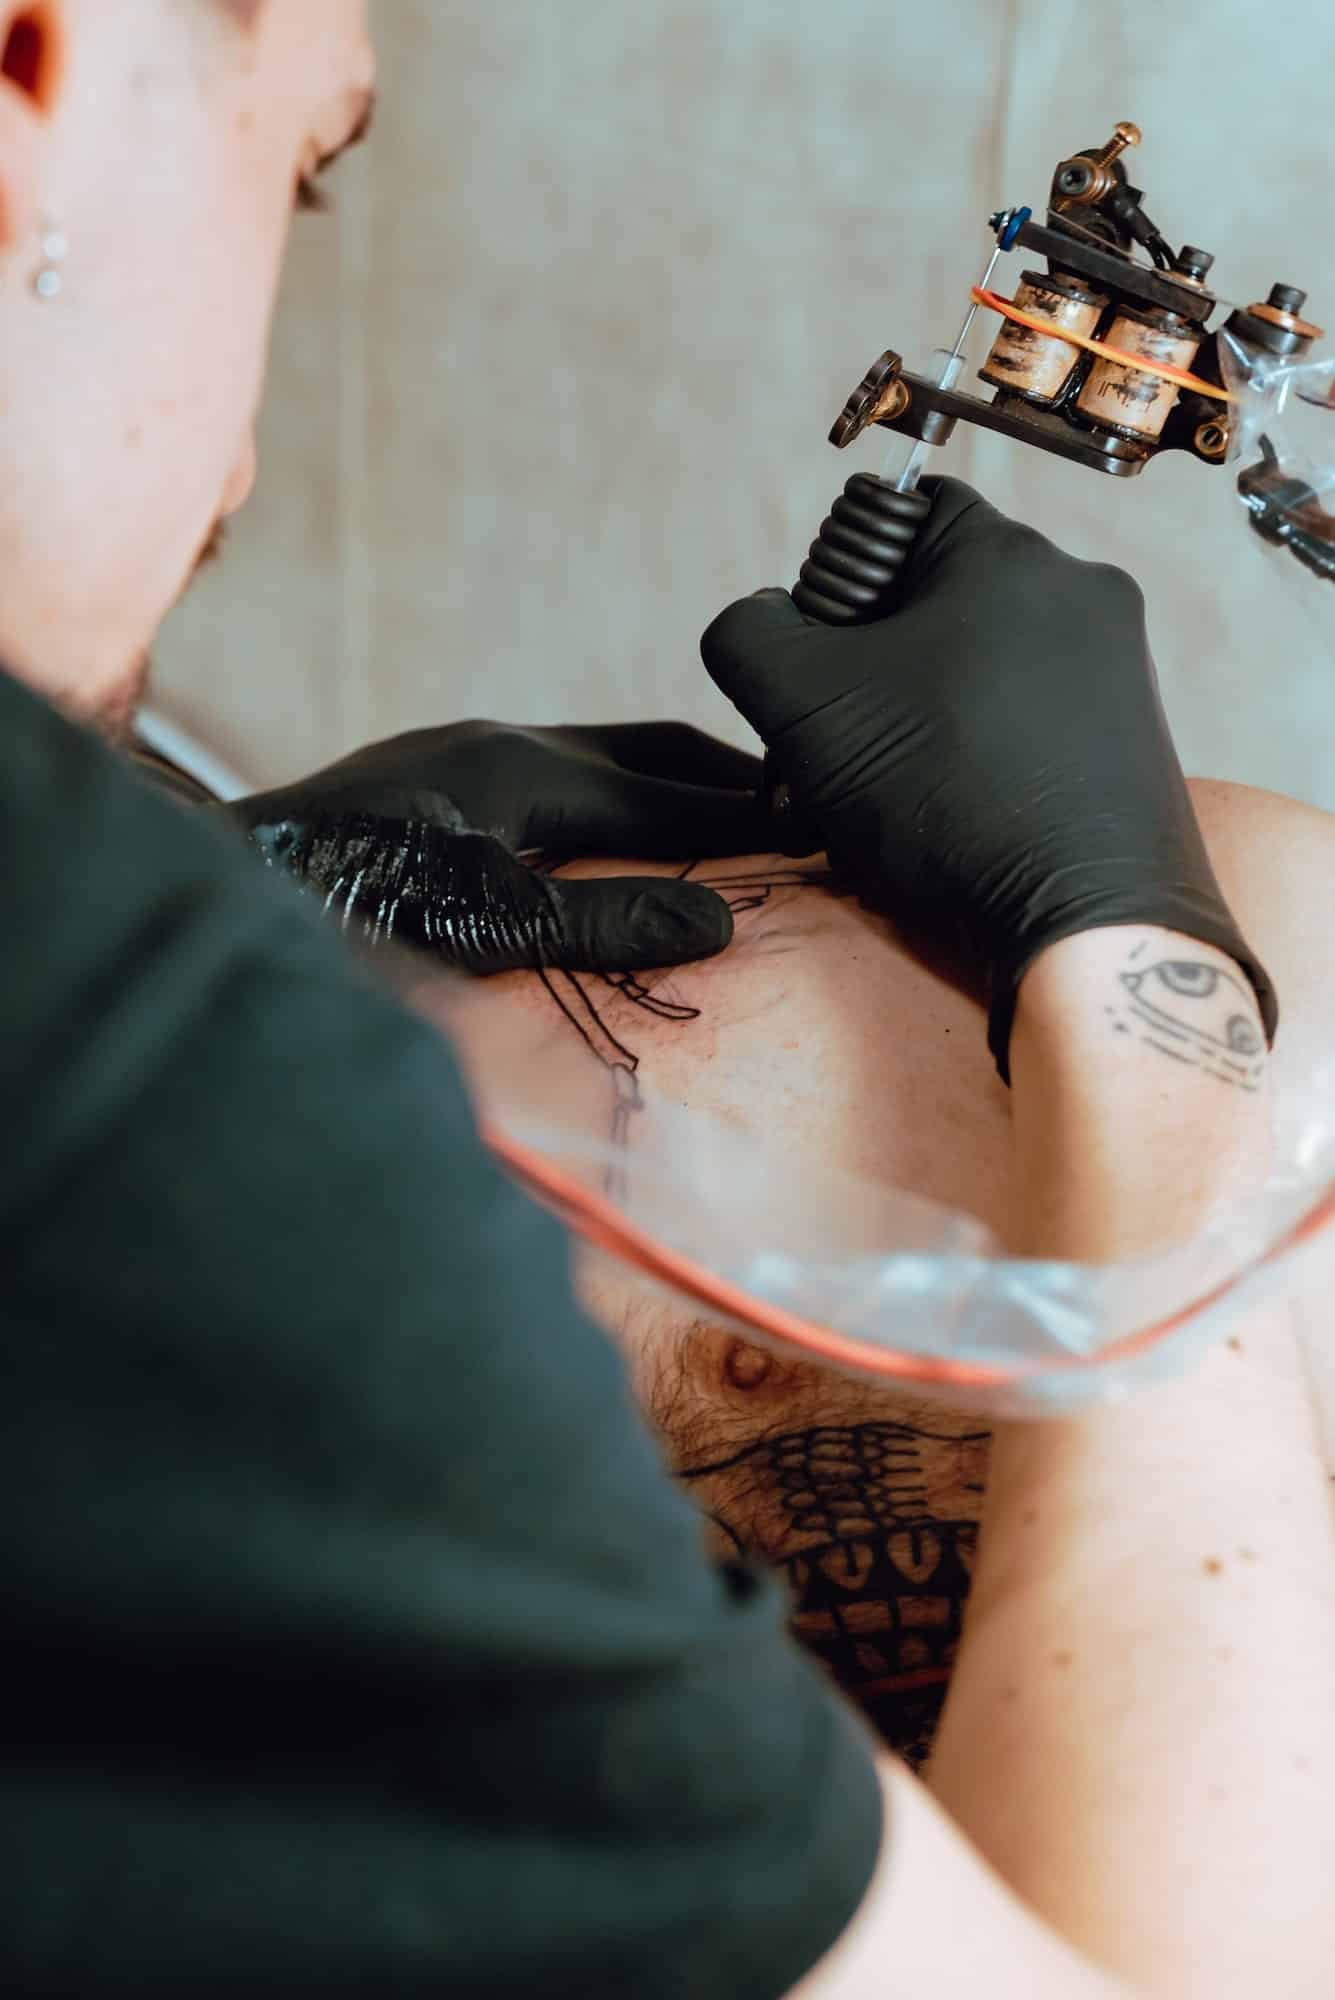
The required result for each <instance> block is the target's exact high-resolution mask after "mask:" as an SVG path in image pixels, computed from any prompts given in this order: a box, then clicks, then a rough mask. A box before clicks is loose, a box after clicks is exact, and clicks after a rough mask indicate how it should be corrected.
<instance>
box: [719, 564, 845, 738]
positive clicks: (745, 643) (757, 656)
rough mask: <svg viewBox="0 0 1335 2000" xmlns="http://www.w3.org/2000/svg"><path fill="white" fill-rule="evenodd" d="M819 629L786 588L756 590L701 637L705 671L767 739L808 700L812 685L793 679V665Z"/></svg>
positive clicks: (805, 705) (723, 612)
mask: <svg viewBox="0 0 1335 2000" xmlns="http://www.w3.org/2000/svg"><path fill="white" fill-rule="evenodd" d="M818 629H819V628H817V627H815V626H813V625H812V624H811V623H810V621H809V620H808V619H806V618H804V617H803V616H802V614H801V612H800V611H799V610H798V608H797V606H796V605H795V604H794V603H793V600H792V598H791V597H790V595H789V594H788V592H787V591H786V590H759V591H757V592H756V593H755V595H754V596H753V597H739V598H738V599H737V601H736V603H735V604H730V605H728V606H727V608H726V610H723V611H720V613H719V615H718V617H717V618H716V619H715V620H714V622H713V624H712V625H710V626H709V627H707V629H706V630H705V632H704V634H703V636H702V637H701V640H700V657H701V659H702V660H703V661H704V663H705V672H706V673H707V674H708V675H709V678H710V680H712V681H713V683H714V685H715V687H716V688H717V689H718V690H719V692H720V694H725V695H726V696H727V697H728V700H729V701H730V702H731V703H732V704H733V706H734V707H735V708H737V709H739V710H740V711H741V713H742V714H743V715H744V716H745V717H746V719H747V721H748V722H749V723H750V724H751V727H752V728H753V729H754V730H755V732H756V734H757V735H758V736H760V737H762V738H763V739H764V740H765V741H766V742H769V741H770V739H771V737H772V736H773V734H774V733H775V731H777V730H779V729H782V728H783V727H784V726H785V725H786V724H787V723H788V722H790V721H791V720H792V719H793V716H794V715H795V714H797V713H800V712H801V711H803V710H804V709H806V708H807V707H809V706H810V699H809V696H810V690H809V689H807V688H805V687H803V688H801V689H800V690H799V689H798V688H797V687H796V686H794V685H793V681H794V678H795V677H794V675H793V673H792V665H793V660H794V656H795V655H796V656H797V658H798V659H800V657H801V651H802V648H803V646H804V644H805V642H807V641H809V639H810V638H811V637H812V636H813V635H814V634H815V633H816V632H817V631H818ZM796 678H798V679H801V678H803V677H801V676H797V677H796Z"/></svg>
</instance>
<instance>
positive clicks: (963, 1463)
mask: <svg viewBox="0 0 1335 2000" xmlns="http://www.w3.org/2000/svg"><path fill="white" fill-rule="evenodd" d="M989 1443H990V1433H989V1432H987V1431H978V1430H970V1431H966V1432H962V1433H961V1432H954V1431H949V1430H945V1429H943V1430H927V1429H926V1428H924V1427H922V1426H920V1425H916V1424H910V1423H901V1422H884V1421H882V1422H874V1423H865V1424H851V1425H830V1424H825V1425H818V1426H817V1427H815V1428H814V1429H810V1430H792V1431H781V1432H778V1433H775V1434H773V1435H770V1436H768V1437H765V1438H762V1439H760V1440H759V1441H757V1442H756V1443H753V1444H751V1445H748V1446H747V1447H746V1448H745V1449H744V1450H742V1451H740V1452H737V1453H735V1454H733V1455H732V1456H730V1457H727V1458H720V1459H717V1460H715V1461H713V1462H712V1463H709V1464H698V1465H686V1466H683V1465H676V1466H674V1468H673V1470H674V1472H675V1474H676V1476H677V1478H679V1479H681V1480H683V1481H685V1482H687V1483H692V1482H704V1483H706V1484H707V1487H708V1488H709V1491H708V1500H709V1502H710V1505H709V1512H710V1514H711V1515H712V1518H713V1519H714V1521H715V1522H716V1524H717V1525H718V1526H720V1527H722V1528H723V1529H724V1530H725V1532H726V1533H727V1534H728V1535H729V1536H730V1538H731V1540H732V1541H733V1543H734V1544H735V1545H736V1547H737V1549H738V1551H739V1553H741V1554H743V1555H754V1556H756V1557H757V1558H759V1559H761V1560H763V1561H765V1562H767V1563H770V1564H774V1565H777V1566H779V1567H781V1568H782V1570H783V1572H784V1574H785V1576H786V1578H787V1582H788V1588H789V1591H790V1593H791V1596H792V1600H793V1616H792V1627H793V1631H794V1633H795V1635H796V1636H797V1637H798V1638H799V1639H800V1640H801V1641H802V1644H803V1646H804V1647H805V1648H806V1650H808V1651H810V1652H812V1653H814V1654H815V1655H816V1656H817V1658H818V1659H820V1660H821V1661H822V1663H823V1664H824V1665H825V1666H826V1668H827V1669H828V1670H829V1672H830V1673H831V1674H832V1675H833V1676H834V1678H835V1680H836V1681H837V1682H838V1683H839V1685H840V1687H842V1688H843V1689H844V1691H845V1693H847V1694H848V1695H850V1696H851V1697H852V1698H853V1699H855V1700H856V1701H857V1702H858V1703H859V1704H860V1705H861V1706H862V1707H863V1708H864V1709H865V1710H866V1712H867V1714H868V1716H869V1718H870V1720H871V1721H872V1722H873V1723H874V1725H875V1727H876V1728H877V1730H878V1731H879V1732H880V1734H881V1735H882V1736H883V1737H884V1739H885V1741H886V1742H887V1743H888V1744H889V1745H890V1746H891V1748H892V1749H894V1750H897V1751H898V1752H899V1754H900V1755H901V1756H902V1757H904V1758H905V1759H906V1760H907V1761H908V1762H909V1763H910V1764H911V1765H912V1766H913V1767H914V1768H915V1769H917V1770H920V1769H921V1768H922V1766H923V1765H924V1764H925V1763H926V1761H927V1758H928V1756H929V1754H930V1750H931V1743H932V1738H933V1736H934V1734H935V1731H936V1725H937V1722H938V1720H939V1718H940V1714H941V1708H942V1705H943V1703H944V1701H945V1696H946V1689H947V1685H948V1683H949V1680H950V1675H951V1670H952V1667H953V1664H954V1659H955V1653H956V1649H957V1647H958V1644H959V1638H960V1632H961V1628H962V1623H963V1614H964V1605H965V1600H966V1599H967V1597H968V1594H969V1583H970V1577H971V1574H972V1571H973V1565H974V1557H975V1554H976V1552H977V1544H978V1521H977V1518H976V1515H975V1516H974V1517H973V1518H967V1517H966V1518H959V1517H958V1516H956V1517H946V1518H943V1517H942V1515H941V1514H940V1513H934V1512H933V1511H932V1509H931V1504H930V1500H929V1483H930V1485H932V1486H935V1487H936V1488H937V1490H938V1491H940V1490H941V1489H942V1488H943V1487H944V1489H945V1490H947V1491H949V1492H952V1493H954V1494H956V1495H960V1496H962V1495H963V1494H964V1493H969V1494H978V1495H981V1494H982V1491H983V1480H982V1478H981V1477H978V1478H974V1479H969V1478H966V1477H964V1475H965V1474H967V1473H978V1474H980V1475H981V1474H982V1473H983V1472H984V1471H985V1468H986V1451H987V1446H988V1444H989ZM699 1497H704V1496H699ZM964 1504H965V1506H966V1507H967V1505H968V1503H967V1502H966V1503H964Z"/></svg>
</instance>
